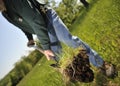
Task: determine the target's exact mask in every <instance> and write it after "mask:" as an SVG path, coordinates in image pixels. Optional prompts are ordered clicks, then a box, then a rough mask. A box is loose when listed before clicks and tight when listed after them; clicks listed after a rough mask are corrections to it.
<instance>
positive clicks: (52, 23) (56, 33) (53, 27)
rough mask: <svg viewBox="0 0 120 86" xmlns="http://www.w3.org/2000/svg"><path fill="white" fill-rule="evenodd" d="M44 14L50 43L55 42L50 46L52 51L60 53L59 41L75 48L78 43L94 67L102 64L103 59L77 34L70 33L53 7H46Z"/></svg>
mask: <svg viewBox="0 0 120 86" xmlns="http://www.w3.org/2000/svg"><path fill="white" fill-rule="evenodd" d="M46 16H47V17H48V28H49V29H48V34H49V37H50V41H51V43H57V42H58V44H57V45H54V46H51V49H52V50H53V52H54V53H61V49H62V47H61V45H60V42H63V43H64V44H66V45H68V46H70V47H73V48H77V47H79V46H80V45H82V46H83V48H85V49H86V50H87V55H88V56H89V61H90V63H92V64H93V65H94V66H96V67H101V66H102V65H103V62H104V61H103V59H102V58H101V57H100V56H99V55H98V54H97V52H95V51H94V50H93V49H91V48H90V47H89V46H88V45H87V44H86V43H85V42H83V41H82V40H81V39H79V38H78V37H77V36H73V35H71V33H70V32H69V30H68V29H67V27H66V26H65V24H64V23H63V22H62V20H61V19H60V18H59V16H58V15H57V13H56V12H55V11H54V10H53V9H48V11H47V13H46Z"/></svg>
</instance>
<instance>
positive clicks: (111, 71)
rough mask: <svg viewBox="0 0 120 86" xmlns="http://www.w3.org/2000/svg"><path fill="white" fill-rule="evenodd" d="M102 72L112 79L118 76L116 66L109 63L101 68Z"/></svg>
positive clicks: (105, 63)
mask: <svg viewBox="0 0 120 86" xmlns="http://www.w3.org/2000/svg"><path fill="white" fill-rule="evenodd" d="M100 72H101V73H102V74H104V75H105V76H107V77H108V78H111V79H114V78H115V77H116V76H117V75H118V73H117V70H116V68H115V65H113V64H112V63H109V62H104V64H103V66H102V67H100Z"/></svg>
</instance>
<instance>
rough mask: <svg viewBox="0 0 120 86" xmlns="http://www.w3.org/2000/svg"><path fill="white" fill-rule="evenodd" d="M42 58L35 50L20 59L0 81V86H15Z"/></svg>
mask: <svg viewBox="0 0 120 86" xmlns="http://www.w3.org/2000/svg"><path fill="white" fill-rule="evenodd" d="M42 56H43V55H42V54H41V53H40V52H39V51H37V50H35V51H33V52H31V53H30V54H29V55H28V56H23V57H21V58H22V59H21V60H20V61H18V62H17V63H16V64H15V67H14V68H13V70H11V71H10V72H9V73H8V74H7V75H6V76H5V77H4V78H3V79H2V80H1V81H0V86H16V85H17V84H18V83H19V82H20V81H21V79H22V78H24V77H25V76H26V74H27V73H28V72H30V71H31V70H32V68H33V67H34V65H35V64H36V63H37V62H38V61H39V59H40V58H41V57H42Z"/></svg>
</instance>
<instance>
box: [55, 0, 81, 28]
mask: <svg viewBox="0 0 120 86" xmlns="http://www.w3.org/2000/svg"><path fill="white" fill-rule="evenodd" d="M80 9H81V6H80V5H79V4H77V0H62V2H61V3H60V4H59V8H55V10H56V12H57V13H58V15H59V16H60V18H61V19H62V20H63V22H64V23H65V24H66V25H67V26H68V27H70V26H71V24H72V23H73V22H74V21H75V19H76V18H77V16H78V14H79V11H80Z"/></svg>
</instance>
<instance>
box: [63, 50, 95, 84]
mask: <svg viewBox="0 0 120 86" xmlns="http://www.w3.org/2000/svg"><path fill="white" fill-rule="evenodd" d="M64 74H65V75H66V76H67V77H69V80H70V81H79V82H85V83H88V82H92V81H93V79H94V73H93V71H92V70H91V69H90V63H89V59H88V56H87V54H86V50H80V51H79V53H78V54H77V55H76V56H74V58H73V61H72V63H70V64H69V65H68V66H67V67H66V68H65V69H64Z"/></svg>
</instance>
